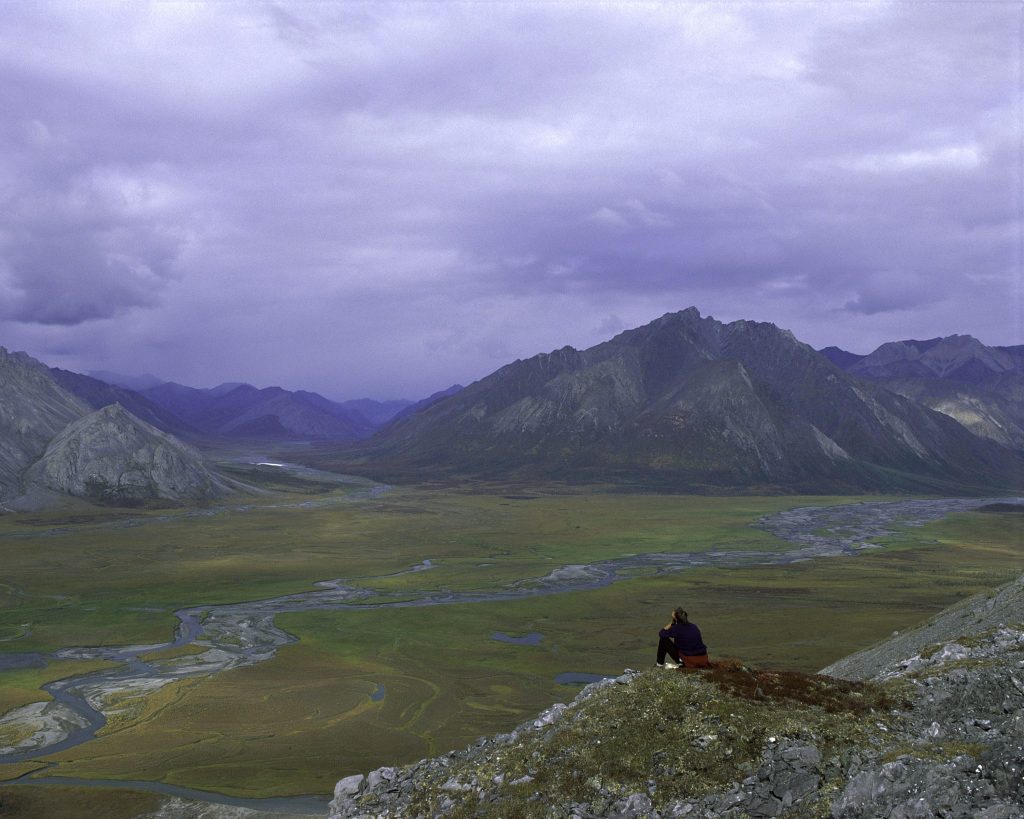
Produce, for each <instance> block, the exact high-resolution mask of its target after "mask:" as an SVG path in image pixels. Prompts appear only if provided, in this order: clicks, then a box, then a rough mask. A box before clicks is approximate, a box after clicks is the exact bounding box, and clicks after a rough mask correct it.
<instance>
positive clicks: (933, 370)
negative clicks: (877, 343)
mask: <svg viewBox="0 0 1024 819" xmlns="http://www.w3.org/2000/svg"><path fill="white" fill-rule="evenodd" d="M821 352H822V353H823V354H824V355H825V356H826V357H828V358H829V360H831V361H832V362H833V363H835V364H836V365H837V366H839V367H841V368H842V369H844V370H846V371H847V372H849V373H851V374H852V375H856V376H858V377H860V378H866V379H869V380H871V381H877V382H878V383H880V384H883V385H884V386H885V387H886V388H888V389H890V390H892V391H894V392H897V393H899V394H900V395H903V396H906V397H907V398H911V399H913V400H914V401H917V402H919V403H921V404H924V405H925V406H927V407H930V408H931V409H934V410H936V411H937V412H941V413H944V414H946V415H948V416H950V417H951V418H954V419H956V420H957V421H959V422H960V423H961V424H963V425H964V426H965V427H967V428H968V429H969V430H971V432H973V433H975V434H976V435H980V436H982V437H985V438H988V439H990V440H993V441H997V442H999V443H1001V444H1004V445H1006V446H1011V447H1014V448H1017V449H1024V348H1021V347H989V346H986V345H985V344H982V343H981V342H980V341H978V340H977V339H976V338H974V337H972V336H960V335H953V336H948V337H946V338H932V339H928V340H927V341H915V340H907V341H893V342H889V343H887V344H883V345H882V346H881V347H879V348H878V349H877V350H875V351H874V352H872V353H871V354H870V355H866V356H858V355H854V354H852V353H847V352H845V351H844V350H840V349H838V348H836V347H830V348H826V349H825V350H822V351H821Z"/></svg>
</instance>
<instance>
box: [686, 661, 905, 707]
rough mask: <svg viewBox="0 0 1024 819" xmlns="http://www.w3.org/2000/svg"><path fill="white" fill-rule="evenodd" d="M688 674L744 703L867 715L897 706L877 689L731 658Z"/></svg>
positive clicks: (871, 686)
mask: <svg viewBox="0 0 1024 819" xmlns="http://www.w3.org/2000/svg"><path fill="white" fill-rule="evenodd" d="M680 671H684V672H685V673H688V674H695V673H699V674H704V675H705V676H706V678H707V679H709V680H711V682H713V683H715V684H716V685H717V686H718V687H719V688H721V689H722V690H723V691H725V692H727V693H729V694H731V695H733V696H735V697H742V698H743V699H750V700H763V701H783V700H789V701H795V702H800V703H803V704H805V705H814V706H818V707H819V708H822V709H824V710H825V711H827V712H828V713H831V714H835V713H840V712H847V713H853V714H863V713H867V712H870V711H875V710H883V709H889V708H892V707H894V706H896V705H897V704H899V705H905V704H904V703H897V702H896V700H894V699H893V698H892V697H891V696H890V695H889V694H887V693H886V692H884V691H882V690H881V689H880V688H878V687H877V686H873V685H871V684H869V683H863V682H851V681H849V680H840V679H837V678H835V677H827V676H824V675H822V674H803V673H801V672H799V671H772V670H769V669H757V668H750V667H748V666H746V665H744V664H743V663H742V662H740V661H739V660H736V659H734V658H731V657H726V658H722V659H718V660H715V661H714V662H713V663H712V664H711V668H710V669H683V668H680Z"/></svg>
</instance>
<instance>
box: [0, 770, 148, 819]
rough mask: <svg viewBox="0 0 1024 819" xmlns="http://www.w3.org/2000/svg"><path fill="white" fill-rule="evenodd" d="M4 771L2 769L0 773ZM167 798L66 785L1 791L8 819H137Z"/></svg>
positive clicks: (8, 787)
mask: <svg viewBox="0 0 1024 819" xmlns="http://www.w3.org/2000/svg"><path fill="white" fill-rule="evenodd" d="M0 771H2V769H0ZM163 801H164V797H162V796H159V795H158V794H153V793H144V792H140V791H130V790H123V789H120V788H75V787H68V786H65V785H47V786H45V787H44V786H34V785H6V786H2V787H0V816H3V817H4V819H41V817H60V819H96V818H97V817H100V816H102V817H103V819H134V818H135V817H138V816H145V815H148V814H150V813H153V812H154V811H156V810H157V808H159V807H160V804H161V803H162V802H163Z"/></svg>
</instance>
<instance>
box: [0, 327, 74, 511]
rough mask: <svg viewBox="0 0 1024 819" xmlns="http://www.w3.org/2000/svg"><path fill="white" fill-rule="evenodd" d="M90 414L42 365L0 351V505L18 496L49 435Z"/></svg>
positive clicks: (47, 441) (0, 348)
mask: <svg viewBox="0 0 1024 819" xmlns="http://www.w3.org/2000/svg"><path fill="white" fill-rule="evenodd" d="M89 410H90V408H89V407H88V406H87V405H86V404H85V403H84V402H82V401H80V400H79V399H78V398H76V397H75V396H74V395H72V394H71V393H69V392H68V391H67V390H64V389H62V388H61V387H60V385H59V384H57V382H56V381H54V379H53V377H52V375H51V373H50V371H49V369H48V368H47V367H46V366H45V365H43V364H40V363H39V362H38V361H36V360H35V359H34V358H32V357H31V356H28V355H26V354H25V353H8V352H7V350H5V349H4V348H3V347H0V500H4V499H7V498H11V497H14V496H16V495H20V494H21V491H22V483H21V475H22V472H23V471H24V469H25V468H26V467H27V466H28V465H29V464H30V463H32V461H34V460H35V459H36V458H38V457H39V456H40V455H41V454H42V453H43V450H44V449H45V448H46V445H47V444H48V443H49V441H50V439H51V438H53V436H54V435H56V434H57V433H58V432H60V431H61V430H62V429H64V427H66V426H67V425H68V424H69V423H71V422H72V421H74V420H76V419H78V418H81V417H82V416H83V415H87V414H88V413H89Z"/></svg>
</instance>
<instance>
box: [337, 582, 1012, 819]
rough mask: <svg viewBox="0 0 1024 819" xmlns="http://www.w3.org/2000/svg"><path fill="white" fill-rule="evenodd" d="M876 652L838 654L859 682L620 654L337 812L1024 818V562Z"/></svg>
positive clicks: (585, 817) (358, 788)
mask: <svg viewBox="0 0 1024 819" xmlns="http://www.w3.org/2000/svg"><path fill="white" fill-rule="evenodd" d="M936 636H938V637H941V639H940V640H939V641H938V642H936V643H930V642H929V641H930V639H931V638H932V637H936ZM915 646H917V648H915ZM880 649H883V650H888V651H889V654H890V655H892V654H894V653H895V654H899V653H900V652H901V650H902V649H911V650H910V652H909V653H906V654H904V655H903V656H902V657H901V658H898V659H893V657H892V656H887V657H886V659H885V661H884V662H878V660H879V657H880V656H881V655H879V654H878V651H879V650H880ZM866 654H867V656H868V657H869V658H871V659H869V660H867V661H865V660H864V657H861V656H860V655H854V657H852V658H848V659H847V660H846V661H841V663H839V664H836V666H832V667H830V669H831V670H833V671H837V670H843V671H845V673H847V674H849V675H851V676H854V677H857V678H860V677H862V676H864V675H865V674H866V673H868V672H869V671H870V673H871V679H870V680H869V681H866V682H859V681H858V682H845V681H843V680H842V679H838V678H836V677H832V676H824V675H797V674H793V673H783V672H768V671H757V670H755V669H747V668H744V667H743V666H741V665H740V664H739V663H735V662H724V663H719V668H717V669H715V670H713V671H711V672H684V671H668V670H664V669H655V670H652V671H647V672H636V671H632V670H629V669H627V670H626V671H625V672H624V673H623V674H622V675H621V676H619V677H617V678H614V679H606V680H603V681H601V682H598V683H594V684H592V685H589V686H587V687H586V688H584V689H583V691H582V692H580V694H579V695H578V696H577V697H576V698H575V699H574V700H573V701H572V702H570V703H567V704H562V703H559V704H556V705H554V706H552V707H551V708H549V709H548V710H547V711H545V712H544V713H542V714H541V715H539V716H538V717H537V718H536V719H534V720H531V721H529V722H526V723H524V724H522V725H520V726H519V727H518V728H516V729H515V730H513V731H511V732H509V733H508V734H503V735H498V736H496V737H490V738H487V737H484V738H481V739H480V740H478V741H477V742H476V743H475V744H474V745H473V746H471V747H469V748H467V749H465V750H463V751H456V752H451V753H449V754H447V755H445V756H442V757H437V758H435V759H425V760H421V761H420V762H418V763H414V764H413V765H408V766H405V767H401V768H398V767H384V768H379V769H377V770H375V771H371V772H370V773H369V774H366V775H363V774H354V775H351V776H348V777H346V778H344V779H342V780H340V781H339V782H338V784H337V787H336V788H335V795H334V800H333V801H332V803H331V813H330V817H331V819H353V817H360V819H369V817H399V816H401V817H441V816H446V817H447V816H454V817H459V816H465V817H470V816H474V817H503V816H510V815H516V816H524V817H534V816H536V817H541V816H545V817H546V816H567V817H570V816H571V817H575V818H576V819H596V817H618V819H640V818H641V817H643V819H663V818H664V817H706V818H707V819H710V817H736V818H737V819H739V817H757V818H758V819H760V818H761V817H775V816H832V817H835V819H855V818H856V819H860V818H861V817H864V818H865V819H866V818H867V817H878V816H887V817H889V816H895V817H906V818H908V819H909V817H931V816H944V817H963V818H964V819H966V818H967V817H985V819H1021V817H1024V807H1022V806H1024V576H1021V577H1020V578H1018V579H1017V580H1016V581H1014V582H1013V583H1010V584H1008V585H1007V586H1005V587H1003V588H1002V589H1000V590H999V591H998V592H997V593H995V594H994V595H980V596H978V597H976V598H973V599H972V600H970V601H966V602H965V603H961V604H959V605H958V606H956V607H953V608H952V609H949V610H947V611H946V612H943V613H942V614H940V615H939V616H938V617H936V618H933V619H932V620H931V621H929V623H926V624H925V625H924V626H922V627H920V628H919V629H917V630H914V631H912V632H909V633H908V634H905V635H900V636H898V637H896V638H894V639H893V640H891V641H887V642H886V643H884V644H882V646H880V647H875V649H872V650H870V651H869V652H867V653H866ZM858 658H859V659H858ZM858 662H861V665H860V666H857V663H858ZM864 662H867V664H866V665H864ZM844 663H845V665H844ZM830 669H826V670H825V671H829V670H830Z"/></svg>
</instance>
